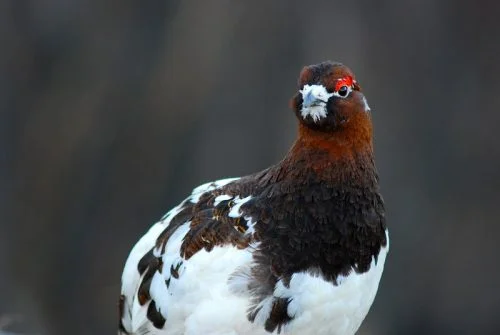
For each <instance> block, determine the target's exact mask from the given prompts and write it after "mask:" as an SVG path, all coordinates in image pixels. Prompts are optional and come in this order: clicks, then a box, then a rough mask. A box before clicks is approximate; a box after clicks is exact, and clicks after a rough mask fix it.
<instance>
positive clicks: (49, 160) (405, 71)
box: [0, 0, 500, 335]
mask: <svg viewBox="0 0 500 335" xmlns="http://www.w3.org/2000/svg"><path fill="white" fill-rule="evenodd" d="M499 6H500V4H499V3H498V2H496V1H476V2H474V1H458V0H442V1H435V0H414V1H397V0H393V1H368V0H366V1H326V2H314V1H311V2H308V1H287V0H281V1H230V0H214V1H131V0H122V1H111V0H108V1H98V0H93V1H88V0H87V1H84V0H46V1H35V0H32V1H20V0H4V1H1V2H0V48H1V50H0V134H1V137H0V162H1V164H0V182H1V187H0V206H1V207H0V315H1V317H0V327H3V328H4V329H14V330H16V329H17V330H18V331H19V332H23V333H26V334H50V335H51V334H114V333H115V329H116V325H117V298H118V294H119V290H120V276H121V270H122V267H123V265H124V262H125V259H126V257H127V254H128V251H129V250H130V248H131V247H132V245H133V244H134V243H135V242H136V241H137V239H138V238H139V236H140V235H141V234H142V233H144V232H145V231H146V230H147V229H148V227H149V226H150V225H151V224H152V223H153V222H155V221H156V220H157V219H159V218H160V217H161V216H162V215H163V214H164V213H165V212H166V211H167V210H168V209H170V208H171V207H172V206H174V205H175V204H176V203H177V202H179V201H180V200H182V199H183V198H184V197H185V196H187V195H188V193H189V192H190V190H191V189H192V188H193V187H194V186H197V185H199V184H200V183H202V182H205V181H210V180H215V179H217V178H222V177H229V176H239V175H244V174H248V173H251V172H255V171H257V170H259V169H262V168H265V167H267V166H268V165H270V164H272V163H275V162H277V161H278V160H280V158H281V157H282V156H283V155H284V153H285V152H286V151H287V149H288V147H289V146H290V145H291V143H292V141H293V140H294V137H295V128H296V120H295V118H294V116H293V114H292V112H291V111H290V110H289V109H288V100H289V98H290V97H291V96H292V95H293V94H294V92H295V91H296V89H297V87H296V79H297V76H298V73H299V71H300V69H301V67H302V66H303V65H306V64H311V63H317V62H320V61H323V60H326V59H332V60H336V61H341V62H344V63H345V64H347V65H348V66H350V67H351V68H352V69H353V70H354V72H355V73H356V75H357V79H358V80H359V82H360V83H361V85H362V87H363V88H364V91H365V94H366V96H367V98H368V102H369V104H370V106H371V107H372V113H373V120H374V124H375V145H376V154H377V164H378V169H379V173H380V177H381V187H382V191H383V194H384V197H385V200H386V204H387V211H388V214H387V215H388V223H389V227H390V231H391V252H390V255H389V258H388V260H387V263H386V271H385V274H384V277H383V280H382V282H381V286H380V290H379V293H378V296H377V299H376V300H375V303H374V305H373V308H372V310H371V312H370V313H369V315H368V317H367V319H366V321H365V323H364V324H363V326H362V328H361V330H360V331H359V334H362V335H367V334H371V335H376V334H410V335H412V334H453V335H457V334H498V333H499V332H500V331H499V329H500V318H499V317H498V314H499V311H500V260H499V251H500V248H499V247H498V236H499V235H500V222H499V221H500V220H499V207H500V203H499V200H500V176H499V174H500V172H499V171H500V170H499V169H500V145H499V144H500V141H499V139H498V137H499V131H498V127H499V125H500V108H499V107H500V94H499V92H498V90H499V88H500V65H499V55H500V53H499V51H500V34H499V27H500V24H499V17H500V12H499V8H498V7H499ZM10 321H13V323H14V324H13V325H12V327H13V328H9V327H10V326H5V324H7V323H9V322H10Z"/></svg>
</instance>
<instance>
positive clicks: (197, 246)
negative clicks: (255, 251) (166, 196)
mask: <svg viewBox="0 0 500 335" xmlns="http://www.w3.org/2000/svg"><path fill="white" fill-rule="evenodd" d="M237 180H238V178H231V179H223V180H219V181H215V182H210V183H206V184H203V185H201V186H199V187H197V188H195V189H194V190H193V192H192V194H191V196H189V197H188V198H187V199H185V200H184V201H183V202H181V203H180V204H179V205H178V206H176V207H174V208H173V209H172V210H170V211H169V212H168V213H167V214H166V215H165V216H164V217H163V218H162V219H161V220H160V221H159V222H157V223H156V224H154V225H153V226H152V227H151V229H150V230H149V231H148V232H147V233H146V234H145V235H144V236H143V237H142V238H141V239H140V240H139V241H138V242H137V244H136V245H135V246H134V248H133V249H132V251H131V253H130V255H129V258H128V259H127V262H126V264H125V268H124V271H123V275H122V291H121V298H120V314H121V317H120V330H121V332H122V333H125V334H128V333H137V334H143V333H149V332H153V331H154V330H158V329H161V328H163V326H164V325H165V322H166V319H167V309H168V305H170V304H171V303H173V301H172V296H175V295H176V293H179V294H181V292H179V290H181V289H180V288H178V283H179V281H180V279H181V278H182V275H183V272H184V271H185V269H186V263H188V262H189V259H190V258H191V257H192V256H194V255H195V254H196V253H197V252H198V251H200V250H202V249H204V250H206V251H211V250H212V249H213V248H214V247H216V246H223V245H231V246H234V247H235V248H237V249H244V248H251V244H252V242H254V241H255V238H254V229H253V226H254V224H255V222H254V221H253V220H252V218H251V217H250V216H245V215H243V213H242V211H241V207H242V206H243V205H245V204H247V205H248V203H249V202H251V200H252V197H251V195H246V196H245V195H242V194H235V192H234V191H232V192H231V191H228V188H227V187H225V186H228V185H229V184H231V183H234V182H236V181H237ZM233 189H234V187H233ZM238 189H239V188H238ZM240 191H241V190H240ZM228 193H229V194H228ZM246 259H247V260H249V259H250V258H249V257H247V258H246ZM153 327H154V328H153Z"/></svg>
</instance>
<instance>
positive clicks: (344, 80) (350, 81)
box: [335, 76, 354, 92]
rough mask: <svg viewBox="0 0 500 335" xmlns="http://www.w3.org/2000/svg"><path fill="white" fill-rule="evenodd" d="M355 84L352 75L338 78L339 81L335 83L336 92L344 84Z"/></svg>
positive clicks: (349, 85) (350, 85) (348, 85)
mask: <svg viewBox="0 0 500 335" xmlns="http://www.w3.org/2000/svg"><path fill="white" fill-rule="evenodd" d="M353 84H354V80H353V79H352V77H351V76H346V77H344V78H340V79H337V83H336V84H335V92H337V91H338V90H340V88H341V87H342V86H347V87H351V88H352V86H353Z"/></svg>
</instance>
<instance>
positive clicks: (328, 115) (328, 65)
mask: <svg viewBox="0 0 500 335" xmlns="http://www.w3.org/2000/svg"><path fill="white" fill-rule="evenodd" d="M291 105H292V108H293V110H294V112H295V114H296V116H297V118H298V119H299V121H300V123H301V124H303V125H304V126H306V127H307V128H310V129H312V130H316V131H321V132H329V133H332V132H338V131H341V130H343V129H346V128H349V127H356V126H357V123H358V122H359V121H360V120H361V119H364V120H366V121H367V122H369V121H370V115H369V111H370V108H369V107H368V104H367V102H366V98H365V96H364V95H363V93H361V88H360V86H359V84H358V82H357V81H356V79H355V77H354V74H353V73H352V71H351V70H350V69H349V68H348V67H347V66H345V65H343V64H340V63H335V62H331V61H327V62H323V63H320V64H315V65H309V66H306V67H304V68H303V69H302V71H301V73H300V77H299V91H298V92H297V93H296V94H295V96H294V97H293V98H292V101H291Z"/></svg>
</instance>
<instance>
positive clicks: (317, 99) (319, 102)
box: [299, 85, 334, 122]
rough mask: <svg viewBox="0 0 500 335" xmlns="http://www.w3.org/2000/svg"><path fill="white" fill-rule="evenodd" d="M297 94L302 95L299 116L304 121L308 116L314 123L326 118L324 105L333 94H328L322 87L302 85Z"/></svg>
mask: <svg viewBox="0 0 500 335" xmlns="http://www.w3.org/2000/svg"><path fill="white" fill-rule="evenodd" d="M299 92H300V93H301V94H302V101H303V103H302V110H301V115H302V117H303V118H304V119H305V118H306V117H307V116H310V117H311V118H312V119H313V121H314V122H318V121H319V120H321V119H322V118H324V117H326V114H327V111H326V103H327V101H328V99H330V97H332V96H333V95H334V94H333V93H328V91H327V90H326V88H325V86H323V85H304V87H303V89H302V90H300V91H299ZM311 103H312V104H311Z"/></svg>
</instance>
